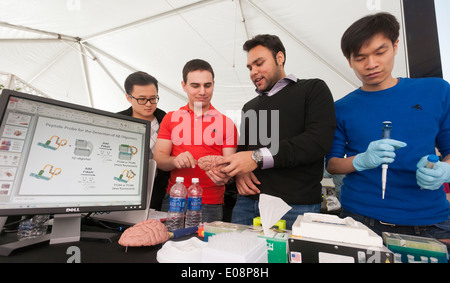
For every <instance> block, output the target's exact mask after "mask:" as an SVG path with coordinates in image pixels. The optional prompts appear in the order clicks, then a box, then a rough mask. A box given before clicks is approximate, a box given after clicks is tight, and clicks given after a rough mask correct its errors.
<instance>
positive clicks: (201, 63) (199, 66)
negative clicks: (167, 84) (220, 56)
mask: <svg viewBox="0 0 450 283" xmlns="http://www.w3.org/2000/svg"><path fill="white" fill-rule="evenodd" d="M194 71H208V72H210V73H211V75H212V78H213V80H214V71H213V68H212V67H211V64H209V63H208V62H206V61H205V60H202V59H194V60H191V61H189V62H187V63H186V64H185V65H184V68H183V81H184V82H185V83H186V82H187V76H188V74H189V73H190V72H194Z"/></svg>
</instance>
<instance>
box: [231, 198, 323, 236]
mask: <svg viewBox="0 0 450 283" xmlns="http://www.w3.org/2000/svg"><path fill="white" fill-rule="evenodd" d="M258 205H259V201H257V200H252V199H249V198H247V197H244V196H238V199H237V201H236V204H235V205H234V208H233V214H232V216H231V222H232V223H236V224H242V225H252V224H253V218H255V217H258V216H260V215H259V207H258ZM289 206H291V207H292V209H291V210H289V211H288V212H287V213H286V214H285V215H284V216H283V217H282V218H281V219H284V220H286V229H287V230H292V225H293V224H294V222H295V220H297V217H298V216H299V215H303V214H304V213H307V212H312V213H319V212H320V203H318V204H311V205H292V204H289Z"/></svg>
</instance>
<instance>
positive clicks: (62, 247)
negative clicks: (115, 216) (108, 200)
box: [0, 225, 163, 263]
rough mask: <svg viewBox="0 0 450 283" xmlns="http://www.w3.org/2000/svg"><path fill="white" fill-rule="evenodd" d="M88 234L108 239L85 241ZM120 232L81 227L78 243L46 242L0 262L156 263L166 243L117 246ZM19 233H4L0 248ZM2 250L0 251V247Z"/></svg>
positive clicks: (1, 258)
mask: <svg viewBox="0 0 450 283" xmlns="http://www.w3.org/2000/svg"><path fill="white" fill-rule="evenodd" d="M85 232H88V233H92V232H94V233H106V234H108V237H106V239H91V238H86V239H85V238H83V236H85V235H86V233H85ZM120 235H121V232H119V231H112V230H110V229H105V228H101V227H97V226H89V225H83V226H82V234H81V237H82V239H81V240H80V241H78V242H70V243H61V244H51V245H50V244H49V241H44V242H42V243H38V244H36V245H32V246H29V247H24V248H20V249H18V250H15V251H13V252H12V253H11V254H10V255H9V256H0V263H72V262H73V263H134V262H136V263H156V262H157V261H156V255H157V252H158V250H159V249H160V248H161V247H162V245H163V244H159V245H156V246H151V247H129V248H128V249H125V247H123V246H121V245H119V244H118V240H119V238H120ZM17 241H18V240H17V235H16V233H2V234H1V235H0V246H1V245H5V244H9V243H12V242H17ZM0 249H1V248H0Z"/></svg>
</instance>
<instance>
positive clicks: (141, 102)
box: [129, 94, 159, 105]
mask: <svg viewBox="0 0 450 283" xmlns="http://www.w3.org/2000/svg"><path fill="white" fill-rule="evenodd" d="M129 96H130V97H131V98H134V99H136V101H137V104H139V105H145V104H147V102H149V101H150V104H157V103H158V101H159V96H157V97H152V98H136V97H134V96H132V95H130V94H129Z"/></svg>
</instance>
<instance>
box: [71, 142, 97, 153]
mask: <svg viewBox="0 0 450 283" xmlns="http://www.w3.org/2000/svg"><path fill="white" fill-rule="evenodd" d="M93 148H94V146H93V145H92V143H91V142H90V141H86V140H76V141H75V150H74V152H73V153H74V154H75V155H77V156H85V157H87V156H90V155H91V153H92V149H93Z"/></svg>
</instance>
